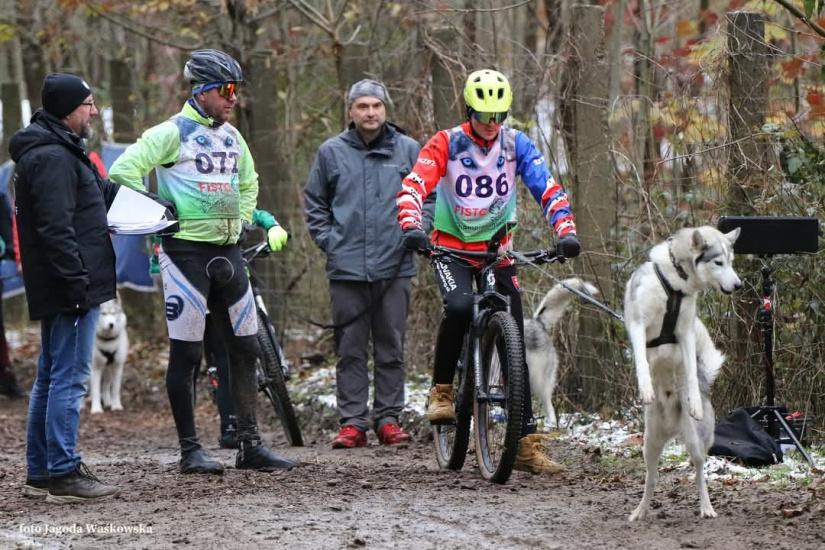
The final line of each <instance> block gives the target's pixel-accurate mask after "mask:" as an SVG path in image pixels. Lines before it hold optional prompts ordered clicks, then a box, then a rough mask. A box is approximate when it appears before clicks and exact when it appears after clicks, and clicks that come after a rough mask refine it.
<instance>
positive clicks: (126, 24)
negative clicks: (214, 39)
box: [86, 4, 200, 52]
mask: <svg viewBox="0 0 825 550" xmlns="http://www.w3.org/2000/svg"><path fill="white" fill-rule="evenodd" d="M86 7H87V8H88V9H89V10H90V11H91V12H92V13H94V14H95V15H97V16H99V17H102V18H103V19H105V20H106V21H108V22H110V23H112V24H113V25H116V26H118V27H120V28H122V29H124V30H126V31H128V32H131V33H133V34H136V35H138V36H141V37H143V38H146V39H148V40H151V41H152V42H156V43H158V44H162V45H164V46H169V47H171V48H176V49H178V50H182V51H186V52H188V51H190V50H196V49H198V48H199V47H200V44H195V45H191V46H190V45H185V44H178V43H175V42H172V41H169V40H164V39H162V38H158V37H157V36H154V35H152V34H150V33H149V32H147V31H143V30H141V29H139V28H136V26H134V22H133V21H122V20H121V19H120V18H118V17H115V16H113V15H111V14H109V13H106V12H105V11H103V9H101V7H100V6H99V5H95V4H87V6H86Z"/></svg>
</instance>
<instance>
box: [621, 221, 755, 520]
mask: <svg viewBox="0 0 825 550" xmlns="http://www.w3.org/2000/svg"><path fill="white" fill-rule="evenodd" d="M737 237H739V228H737V229H735V230H734V231H731V232H730V233H726V234H723V233H721V232H720V231H718V230H716V229H714V228H713V227H710V226H703V227H699V228H686V229H680V230H679V231H677V232H676V233H675V234H674V235H673V236H672V237H671V238H670V239H668V240H667V241H666V242H663V243H660V244H658V245H656V246H654V247H653V248H652V249H651V251H650V256H649V259H650V261H649V262H647V263H645V264H643V265H641V266H640V267H638V268H637V269H636V270H635V271H634V272H633V274H632V275H631V277H630V280H629V281H628V282H627V287H626V289H625V297H624V320H625V325H626V327H627V332H628V336H629V337H630V343H631V345H632V346H633V359H634V361H635V363H636V377H637V380H638V383H639V394H640V397H641V400H642V403H643V404H644V405H645V435H644V459H645V466H646V468H647V475H646V478H645V491H644V496H643V497H642V501H641V502H640V503H639V506H637V507H636V509H635V510H634V511H633V513H632V514H631V515H630V518H629V519H630V521H634V520H639V519H642V518H644V517H645V515H646V514H647V512H648V507H649V505H650V499H651V497H652V496H653V491H654V490H655V487H656V482H657V480H658V477H659V458H660V457H661V454H662V449H663V448H664V446H665V444H666V443H667V442H668V441H670V440H671V439H672V438H674V437H676V436H679V437H680V438H681V439H682V440H683V441H684V443H685V446H686V447H687V451H688V453H689V454H690V458H691V462H692V463H693V466H694V467H695V468H696V487H697V489H698V491H699V510H700V514H701V516H702V517H716V512H714V511H713V506H711V503H710V497H709V496H708V489H707V485H706V483H705V477H704V471H703V470H704V464H705V457H706V456H707V451H708V449H709V448H710V446H711V445H712V444H713V429H714V420H715V419H714V411H713V407H712V406H711V403H710V386H711V384H712V383H713V381H714V379H715V378H716V376H717V374H718V373H719V369H720V368H721V367H722V363H723V362H724V360H725V356H724V355H723V354H722V353H721V352H720V351H719V350H717V349H716V347H715V346H714V344H713V342H712V341H711V338H710V334H708V331H707V329H706V328H705V325H704V324H702V321H701V320H700V319H699V318H698V317H697V316H696V296H697V294H698V293H699V292H700V291H702V290H705V289H714V290H718V291H720V292H723V293H725V294H731V293H732V292H733V291H735V290H737V289H739V288H741V287H742V281H740V280H739V277H738V276H737V275H736V272H735V271H734V270H733V267H732V262H733V243H734V242H735V241H736V239H737Z"/></svg>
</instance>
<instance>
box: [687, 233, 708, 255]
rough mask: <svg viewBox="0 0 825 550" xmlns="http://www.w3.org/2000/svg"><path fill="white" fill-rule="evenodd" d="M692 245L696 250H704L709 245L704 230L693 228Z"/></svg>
mask: <svg viewBox="0 0 825 550" xmlns="http://www.w3.org/2000/svg"><path fill="white" fill-rule="evenodd" d="M690 246H691V248H693V249H694V250H699V251H701V250H704V249H706V248H707V247H708V245H707V242H706V241H705V237H704V235H702V231H701V230H699V229H694V230H693V235H691V239H690Z"/></svg>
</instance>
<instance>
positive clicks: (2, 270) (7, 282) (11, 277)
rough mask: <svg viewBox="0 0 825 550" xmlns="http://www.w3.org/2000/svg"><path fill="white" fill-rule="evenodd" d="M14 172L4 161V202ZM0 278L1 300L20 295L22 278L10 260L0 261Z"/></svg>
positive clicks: (0, 183) (0, 169) (0, 173)
mask: <svg viewBox="0 0 825 550" xmlns="http://www.w3.org/2000/svg"><path fill="white" fill-rule="evenodd" d="M13 171H14V163H13V162H12V161H10V160H9V161H6V162H5V163H3V164H1V165H0V193H3V195H4V197H5V199H6V200H9V197H11V193H9V184H10V183H11V175H12V173H13ZM0 277H2V278H3V298H4V299H5V298H10V297H12V296H16V295H18V294H21V293H22V292H23V291H24V288H23V278H22V277H20V276H19V275H18V274H17V264H16V263H14V262H13V261H12V260H2V261H0Z"/></svg>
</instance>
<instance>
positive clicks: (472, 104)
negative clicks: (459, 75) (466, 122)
mask: <svg viewBox="0 0 825 550" xmlns="http://www.w3.org/2000/svg"><path fill="white" fill-rule="evenodd" d="M512 103H513V90H511V89H510V83H509V82H508V81H507V77H506V76H504V75H503V74H501V73H500V72H498V71H493V70H490V69H483V70H481V71H475V72H474V73H472V74H470V76H468V77H467V84H466V85H465V86H464V104H465V105H466V106H467V114H468V116H469V114H470V110H471V109H472V111H476V112H479V113H506V112H507V111H509V110H510V105H512Z"/></svg>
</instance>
